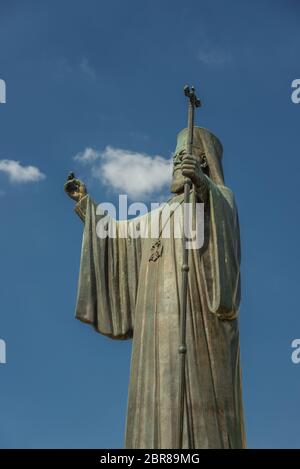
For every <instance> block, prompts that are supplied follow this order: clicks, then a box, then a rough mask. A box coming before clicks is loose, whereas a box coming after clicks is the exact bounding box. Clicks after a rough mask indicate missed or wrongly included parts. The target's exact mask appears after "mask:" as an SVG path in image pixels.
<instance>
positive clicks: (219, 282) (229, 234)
mask: <svg viewBox="0 0 300 469" xmlns="http://www.w3.org/2000/svg"><path fill="white" fill-rule="evenodd" d="M207 179H208V181H209V217H208V218H209V219H210V221H209V236H208V242H207V247H206V249H205V250H204V252H203V254H202V258H201V268H202V276H203V278H204V287H205V293H206V298H207V304H208V307H209V310H210V312H211V313H213V314H216V315H217V316H218V317H219V318H220V319H229V320H232V319H235V318H236V317H237V316H238V312H239V304H240V295H241V293H240V292H241V283H240V261H241V253H240V230H239V219H238V213H237V208H236V204H235V200H234V196H233V193H232V191H231V190H230V189H229V188H228V187H226V186H222V185H217V184H215V183H213V182H212V181H211V180H210V179H209V178H207Z"/></svg>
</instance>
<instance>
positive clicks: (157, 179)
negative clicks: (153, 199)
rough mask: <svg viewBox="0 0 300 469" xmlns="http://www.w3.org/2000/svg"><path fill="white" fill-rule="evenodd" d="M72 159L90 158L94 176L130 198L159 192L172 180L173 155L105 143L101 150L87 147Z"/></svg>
mask: <svg viewBox="0 0 300 469" xmlns="http://www.w3.org/2000/svg"><path fill="white" fill-rule="evenodd" d="M75 159H76V160H77V161H80V162H84V163H86V162H90V163H91V164H92V174H93V176H94V177H96V178H97V179H99V180H100V181H101V182H103V183H104V184H106V185H107V186H109V187H111V188H113V189H116V190H117V191H118V192H119V193H122V192H123V193H125V194H127V195H128V196H129V197H131V198H137V197H141V196H149V195H150V194H151V193H153V192H159V191H161V190H162V189H163V188H164V186H167V185H168V184H170V181H171V174H172V159H169V160H166V159H165V158H163V157H161V156H159V155H156V156H149V155H147V154H145V153H138V152H133V151H129V150H123V149H120V148H114V147H112V146H107V147H106V148H105V150H104V151H103V152H101V153H100V152H98V151H96V150H93V149H91V148H86V150H85V151H84V152H82V153H79V154H78V155H76V157H75ZM98 159H99V161H97V160H98Z"/></svg>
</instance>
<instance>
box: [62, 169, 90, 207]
mask: <svg viewBox="0 0 300 469" xmlns="http://www.w3.org/2000/svg"><path fill="white" fill-rule="evenodd" d="M64 190H65V192H66V194H68V196H69V197H71V199H73V200H75V201H76V202H79V201H80V200H81V199H82V198H83V197H84V196H85V195H87V191H86V187H85V184H84V183H83V182H82V181H80V180H79V179H76V178H75V174H74V173H70V174H69V176H68V178H67V182H66V183H65V185H64Z"/></svg>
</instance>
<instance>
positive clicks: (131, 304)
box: [65, 127, 245, 449]
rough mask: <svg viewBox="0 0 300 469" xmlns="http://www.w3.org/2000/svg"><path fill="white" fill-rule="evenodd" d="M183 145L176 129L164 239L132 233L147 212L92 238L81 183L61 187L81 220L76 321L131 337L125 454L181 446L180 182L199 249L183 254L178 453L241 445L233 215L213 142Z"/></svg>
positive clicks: (92, 222) (92, 210)
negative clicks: (198, 216)
mask: <svg viewBox="0 0 300 469" xmlns="http://www.w3.org/2000/svg"><path fill="white" fill-rule="evenodd" d="M187 139H188V130H187V129H183V130H182V131H181V132H180V133H179V134H178V137H177V147H176V150H175V154H174V157H173V175H172V182H171V192H172V193H173V197H172V198H171V199H170V200H169V201H168V202H167V204H166V205H165V207H166V206H168V205H169V204H173V203H175V202H176V204H177V205H176V206H177V207H178V208H177V209H176V210H175V211H177V212H178V213H177V215H178V214H179V216H177V217H174V216H173V215H174V212H171V211H170V215H169V223H170V236H169V237H164V238H163V237H161V236H160V235H158V236H157V237H155V238H151V236H148V237H146V236H145V237H144V238H142V237H137V236H130V233H133V232H134V230H131V229H130V228H132V225H133V224H135V226H136V223H137V221H140V220H139V219H141V220H142V219H145V217H149V216H150V214H151V212H150V213H149V214H147V215H143V216H141V217H137V218H135V219H133V220H127V221H126V220H123V221H116V220H114V219H110V220H109V223H110V227H111V228H113V231H114V234H115V235H114V236H107V237H99V236H98V235H97V222H98V220H99V219H100V218H101V217H103V216H104V215H103V214H102V215H101V213H100V212H99V210H97V207H96V205H95V204H94V202H93V201H92V199H91V197H90V196H89V195H88V194H87V192H86V188H85V185H84V184H83V183H82V182H81V181H79V180H78V179H76V178H75V177H74V176H71V177H70V178H69V179H68V181H67V182H66V184H65V191H66V192H67V193H68V195H69V196H70V197H71V198H73V199H74V200H75V201H76V206H75V211H76V212H77V214H78V215H79V216H80V218H81V219H82V220H83V222H84V233H83V243H82V251H81V264H80V274H79V285H78V296H77V306H76V318H77V319H80V320H81V321H82V322H84V323H87V324H90V325H92V326H93V327H94V328H95V330H96V331H97V332H99V333H101V334H104V335H106V336H108V337H110V338H112V339H119V340H120V339H121V340H124V339H132V340H133V344H132V345H133V347H132V357H131V371H130V385H129V396H128V409H127V423H126V448H149V449H151V448H154V449H159V448H176V445H177V441H178V440H177V431H178V393H179V391H178V376H179V354H178V345H179V334H180V331H179V323H180V287H181V274H182V273H181V264H182V253H183V250H182V240H181V239H180V238H178V237H176V236H175V235H174V232H175V228H176V227H175V221H174V220H175V219H176V223H178V220H179V223H180V220H182V210H181V208H182V202H183V187H184V181H185V178H186V177H188V178H190V179H191V180H192V182H193V189H192V191H191V193H192V192H193V191H194V197H196V199H197V201H198V202H201V203H203V204H204V244H203V246H202V247H201V248H198V249H191V250H190V251H189V252H190V253H189V264H190V270H189V275H188V293H187V324H186V341H187V355H186V369H185V373H186V375H185V400H184V420H183V448H189V449H193V448H197V449H201V448H244V447H245V432H244V418H243V404H242V391H241V370H240V347H239V326H238V312H239V304H240V234H239V222H238V214H237V209H236V204H235V200H234V196H233V193H232V191H231V190H230V189H229V188H228V187H227V186H225V182H224V175H223V169H222V164H221V157H222V145H221V143H220V141H219V140H218V138H217V137H216V136H215V135H213V134H212V133H211V132H209V131H208V130H206V129H204V128H201V127H194V140H193V152H192V153H193V154H192V155H190V154H188V153H187V150H186V149H187ZM100 206H101V205H100ZM159 210H162V211H163V210H164V208H162V209H159ZM99 213H100V214H99ZM172 214H173V215H172ZM125 225H126V226H125ZM124 228H129V230H128V233H129V235H128V236H127V237H126V236H123V235H122V233H123V232H124Z"/></svg>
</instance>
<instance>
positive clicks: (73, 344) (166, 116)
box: [0, 0, 300, 448]
mask: <svg viewBox="0 0 300 469" xmlns="http://www.w3.org/2000/svg"><path fill="white" fill-rule="evenodd" d="M299 15H300V4H299V2H297V1H296V0H294V1H292V0H281V1H278V0H273V1H271V0H259V1H258V0H255V1H251V2H250V1H247V2H246V1H238V0H235V1H233V0H231V1H227V2H222V1H221V0H210V1H203V0H201V1H199V0H198V1H191V0H187V1H185V2H182V1H180V2H179V1H177V0H175V1H172V2H171V1H165V2H162V1H158V0H152V1H151V2H148V1H144V2H138V1H135V0H129V1H127V2H124V1H121V0H119V1H116V0H110V1H106V0H105V1H101V2H100V1H96V0H86V1H84V2H83V1H74V0H73V1H69V0H63V1H57V0H51V1H46V0H43V1H40V2H37V1H30V0H27V1H26V2H24V1H17V0H13V1H5V0H0V44H1V47H0V79H4V80H5V81H6V85H7V103H6V104H3V105H2V104H1V105H0V135H1V138H0V204H1V230H0V259H1V271H0V275H1V283H0V284H1V295H0V311H1V313H0V338H1V339H4V340H5V341H6V344H7V364H6V365H3V364H2V365H0V382H1V386H0V446H1V447H2V448H13V447H23V448H34V447H36V448H41V447H70V448H75V447H95V448H97V447H110V448H112V447H122V445H123V438H124V428H125V415H126V403H127V386H128V379H129V363H130V351H131V349H130V347H131V344H130V342H118V341H116V342H115V341H111V340H109V339H107V338H104V337H101V336H100V335H97V334H96V333H95V332H94V331H93V330H92V329H90V328H89V327H88V326H85V325H83V324H81V323H79V322H77V321H76V320H75V319H74V308H75V299H76V287H77V279H78V269H79V256H80V246H81V236H82V224H81V222H80V220H79V219H78V218H77V217H76V216H75V215H74V213H73V203H72V201H71V200H69V199H67V198H66V196H65V195H64V192H63V183H64V180H65V178H66V176H67V174H68V172H69V171H70V170H74V171H75V172H76V173H77V174H78V175H79V176H82V177H83V178H84V179H85V181H86V183H87V185H88V188H89V191H90V193H91V194H92V195H93V197H94V198H95V199H96V200H97V201H98V202H101V201H115V200H116V197H117V196H118V193H119V192H120V190H118V187H117V186H116V182H115V181H114V180H112V179H107V180H106V181H104V180H100V179H99V177H95V170H94V169H95V168H93V166H91V165H83V164H81V163H80V162H79V161H75V160H74V159H73V157H74V156H75V155H78V154H81V155H82V154H83V152H84V151H85V149H87V148H92V149H93V151H94V152H95V154H96V155H97V157H99V161H100V163H99V162H98V164H100V165H101V164H102V165H104V168H105V164H107V161H106V160H105V152H106V151H107V147H108V148H111V149H113V151H116V150H119V151H121V150H122V151H123V153H124V154H125V156H126V154H127V153H128V152H131V153H132V152H134V155H136V158H140V161H141V162H142V163H141V164H144V163H145V161H146V162H148V163H149V161H150V160H149V158H150V159H151V158H152V160H151V161H152V162H153V161H154V162H155V161H156V162H157V161H158V160H157V159H156V160H155V159H153V157H155V156H160V157H163V158H165V159H166V160H167V159H168V158H169V157H170V155H171V152H172V151H173V150H174V148H175V143H176V134H177V132H178V131H179V130H180V129H181V128H182V127H185V126H186V117H187V116H186V100H185V98H184V96H183V92H182V88H183V85H184V84H185V83H189V84H194V85H195V86H196V88H197V91H198V94H199V95H200V97H201V99H202V101H203V107H202V108H201V110H200V111H199V112H198V113H197V118H196V122H197V124H198V125H202V126H205V127H207V128H209V129H211V130H212V131H213V132H214V133H216V134H217V135H218V136H219V137H220V139H221V141H222V142H223V145H224V169H225V175H226V182H227V184H228V185H229V186H230V187H231V188H232V189H233V191H234V192H235V195H236V199H237V202H238V207H239V213H240V221H241V233H242V269H243V278H242V280H243V291H242V293H243V300H242V305H241V316H240V327H241V351H242V365H243V386H244V404H245V414H246V424H247V439H248V446H249V447H252V448H263V447H269V448H279V447H300V440H299V420H300V413H299V392H300V364H299V365H295V364H293V363H292V361H291V352H292V349H291V342H292V340H293V339H295V338H299V337H300V319H299V316H300V310H299V297H298V294H299V285H298V282H299V263H300V249H299V244H298V239H299V230H300V222H299V217H298V213H299V202H300V196H299V189H298V187H299V171H300V158H299V122H300V104H298V105H297V104H293V103H292V101H291V83H292V81H293V80H294V79H296V78H300V69H299V60H298V58H299V47H300V29H299ZM126 152H127V153H126ZM147 158H148V159H147ZM3 160H4V161H5V160H7V161H18V162H20V164H19V165H18V166H17V167H14V168H12V166H11V163H8V162H7V161H6V163H3ZM151 161H150V165H151ZM159 161H160V164H163V163H162V161H161V160H160V159H159ZM1 162H2V166H1ZM9 165H10V166H9ZM8 166H9V169H8ZM28 166H33V167H35V168H37V170H35V171H36V172H35V174H34V175H32V169H28ZM1 168H2V169H1ZM152 169H153V165H152ZM93 174H94V175H93ZM98 174H99V171H98ZM43 175H44V176H45V177H43ZM13 177H14V178H15V180H11V179H12V178H13ZM128 177H130V176H128ZM29 179H31V181H29ZM163 182H164V181H163V180H162V181H161V188H160V190H159V188H157V187H154V188H153V190H154V192H153V194H151V197H152V199H154V200H156V198H160V197H162V196H163V195H165V194H167V187H166V186H165V185H163ZM133 184H134V182H133ZM147 190H148V191H149V187H148V189H147ZM142 192H143V191H142V189H141V191H140V195H139V198H138V200H142V201H143V200H149V192H148V194H147V193H146V192H147V191H146V192H145V195H144V199H143V196H142ZM135 195H136V194H135ZM132 197H133V200H136V199H135V198H134V195H133V196H132Z"/></svg>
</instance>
